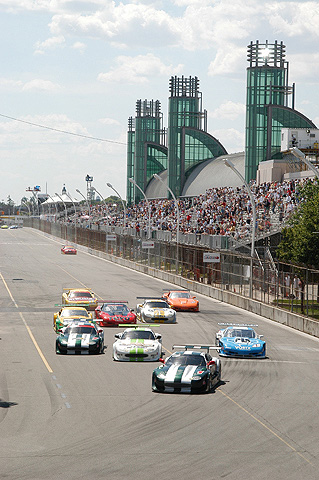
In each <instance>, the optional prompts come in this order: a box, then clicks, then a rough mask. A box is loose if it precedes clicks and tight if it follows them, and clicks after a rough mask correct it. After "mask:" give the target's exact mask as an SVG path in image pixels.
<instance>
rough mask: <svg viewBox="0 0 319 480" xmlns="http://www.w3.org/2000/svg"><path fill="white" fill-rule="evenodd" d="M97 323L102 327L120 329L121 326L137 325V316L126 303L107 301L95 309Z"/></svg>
mask: <svg viewBox="0 0 319 480" xmlns="http://www.w3.org/2000/svg"><path fill="white" fill-rule="evenodd" d="M95 317H96V322H97V323H98V324H99V325H100V326H101V327H118V326H119V325H120V324H123V323H129V324H131V323H132V324H135V323H136V315H135V313H134V312H133V310H130V309H129V308H128V306H127V302H126V301H115V300H113V301H109V302H108V301H105V302H104V303H103V304H102V305H99V306H98V307H96V309H95Z"/></svg>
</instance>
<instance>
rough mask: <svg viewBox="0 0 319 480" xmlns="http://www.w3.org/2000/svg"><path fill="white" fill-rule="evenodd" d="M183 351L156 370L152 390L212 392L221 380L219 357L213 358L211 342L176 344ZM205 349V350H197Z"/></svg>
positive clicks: (174, 354) (161, 360)
mask: <svg viewBox="0 0 319 480" xmlns="http://www.w3.org/2000/svg"><path fill="white" fill-rule="evenodd" d="M173 348H184V349H185V350H184V351H179V352H175V353H173V355H171V356H170V357H168V358H167V359H166V361H164V360H163V359H160V362H162V363H163V364H162V365H160V366H159V367H157V368H156V369H155V370H154V372H153V378H152V390H153V391H154V392H173V393H180V392H188V393H201V392H207V393H208V392H210V390H211V389H212V388H213V387H215V386H216V385H217V384H218V383H219V382H220V379H221V363H220V360H219V358H216V357H212V356H211V355H210V353H209V350H210V349H216V348H217V347H216V346H212V345H174V346H173ZM201 349H203V350H206V352H201V351H196V350H201Z"/></svg>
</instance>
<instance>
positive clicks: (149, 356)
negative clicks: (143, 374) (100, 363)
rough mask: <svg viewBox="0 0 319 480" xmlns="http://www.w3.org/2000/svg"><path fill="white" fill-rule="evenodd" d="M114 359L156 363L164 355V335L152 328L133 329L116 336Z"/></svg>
mask: <svg viewBox="0 0 319 480" xmlns="http://www.w3.org/2000/svg"><path fill="white" fill-rule="evenodd" d="M115 338H117V339H118V340H117V341H116V342H114V344H113V359H114V360H117V361H121V362H156V361H158V360H159V359H160V357H161V355H162V335H160V334H159V333H154V332H153V330H151V329H150V328H144V327H132V328H127V329H126V330H124V332H122V333H117V334H115Z"/></svg>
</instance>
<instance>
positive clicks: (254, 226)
mask: <svg viewBox="0 0 319 480" xmlns="http://www.w3.org/2000/svg"><path fill="white" fill-rule="evenodd" d="M224 164H225V165H226V167H229V168H231V169H232V170H233V172H235V173H236V175H237V176H238V177H239V178H240V180H241V181H242V182H243V184H244V185H245V187H246V189H247V192H248V195H249V198H250V202H251V208H252V210H253V225H252V230H251V252H250V284H249V290H250V292H249V295H250V297H251V298H252V295H253V258H254V256H255V236H256V219H257V215H256V203H255V198H254V195H253V192H252V191H251V189H250V186H249V185H248V183H247V182H246V180H245V179H244V177H243V176H242V174H241V173H240V172H239V171H238V170H237V168H235V166H234V164H233V162H231V161H230V160H229V159H228V158H224Z"/></svg>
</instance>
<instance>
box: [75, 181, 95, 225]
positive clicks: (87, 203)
mask: <svg viewBox="0 0 319 480" xmlns="http://www.w3.org/2000/svg"><path fill="white" fill-rule="evenodd" d="M75 191H76V192H78V193H79V194H80V195H81V197H83V198H84V200H85V202H86V205H87V207H88V212H89V228H91V212H90V205H89V202H88V199H87V198H86V197H85V196H84V195H83V193H81V192H80V190H79V189H78V188H77V189H76V190H75Z"/></svg>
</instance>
